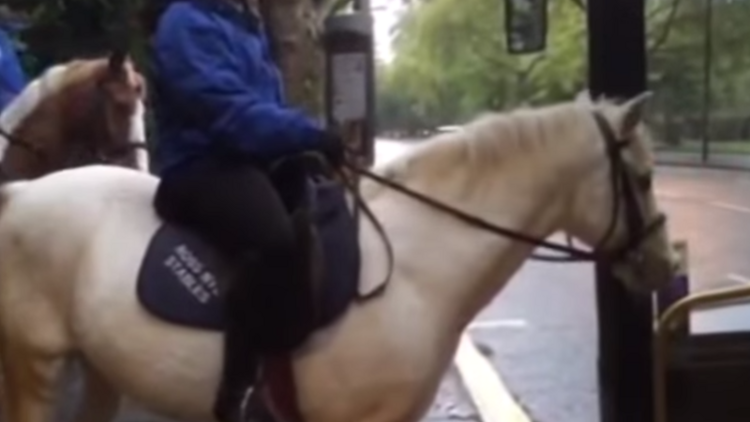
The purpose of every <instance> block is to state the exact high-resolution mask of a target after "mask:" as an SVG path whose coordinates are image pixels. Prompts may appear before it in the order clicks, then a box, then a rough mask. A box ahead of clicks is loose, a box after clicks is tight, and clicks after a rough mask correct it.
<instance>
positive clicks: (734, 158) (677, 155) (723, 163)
mask: <svg viewBox="0 0 750 422" xmlns="http://www.w3.org/2000/svg"><path fill="white" fill-rule="evenodd" d="M656 162H657V164H660V165H677V166H691V167H707V168H721V169H732V170H750V155H742V154H721V153H709V154H708V160H707V161H706V162H705V163H704V162H703V160H702V157H701V154H700V153H696V152H676V151H657V152H656Z"/></svg>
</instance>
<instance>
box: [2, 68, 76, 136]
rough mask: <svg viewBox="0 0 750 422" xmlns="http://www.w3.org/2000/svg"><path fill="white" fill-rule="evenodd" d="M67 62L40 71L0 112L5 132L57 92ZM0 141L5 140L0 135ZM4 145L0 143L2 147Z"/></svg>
mask: <svg viewBox="0 0 750 422" xmlns="http://www.w3.org/2000/svg"><path fill="white" fill-rule="evenodd" d="M66 67H67V64H59V65H55V66H52V67H50V68H48V69H46V70H45V71H44V72H42V74H41V75H39V76H38V77H37V78H36V79H34V80H32V81H30V82H29V83H28V84H27V85H26V86H25V87H24V88H23V90H22V91H21V92H20V93H19V94H18V95H17V96H16V97H15V98H13V100H11V102H10V103H9V104H8V105H7V106H6V107H5V109H4V110H3V111H2V113H0V128H2V129H3V130H4V131H5V132H7V133H13V132H14V131H15V130H16V128H17V127H18V125H20V124H21V123H22V122H23V121H24V120H25V119H26V117H28V116H29V115H30V114H31V113H32V112H33V111H34V110H35V109H36V107H37V106H39V104H40V103H41V101H42V98H46V97H48V96H49V95H50V94H51V93H55V92H59V90H60V89H62V87H63V86H64V85H65V78H64V75H65V73H66V72H65V70H66ZM0 140H2V143H3V144H5V143H7V140H6V139H5V138H4V137H2V136H0ZM4 147H5V145H2V148H4Z"/></svg>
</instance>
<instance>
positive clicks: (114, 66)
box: [107, 48, 128, 76]
mask: <svg viewBox="0 0 750 422" xmlns="http://www.w3.org/2000/svg"><path fill="white" fill-rule="evenodd" d="M127 59H128V53H127V52H126V51H125V50H122V49H119V48H117V49H115V50H113V51H112V52H111V53H110V54H109V60H108V63H107V71H108V72H109V74H110V75H114V76H120V75H122V74H123V73H124V72H125V62H126V61H127Z"/></svg>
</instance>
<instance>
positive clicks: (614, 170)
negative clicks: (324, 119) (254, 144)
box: [341, 111, 666, 270]
mask: <svg viewBox="0 0 750 422" xmlns="http://www.w3.org/2000/svg"><path fill="white" fill-rule="evenodd" d="M593 117H594V120H595V121H596V124H597V127H598V128H599V130H600V131H601V133H602V137H603V138H604V142H605V143H606V147H607V149H606V152H607V158H608V159H609V162H610V175H611V177H610V180H611V187H612V192H613V207H612V216H611V218H610V223H609V225H608V227H607V229H606V231H605V232H604V234H603V235H602V237H601V239H600V240H599V242H597V245H596V246H595V247H594V248H593V249H592V250H590V251H589V250H583V249H579V248H576V247H574V246H573V245H572V242H571V243H569V244H568V245H563V244H558V243H554V242H549V241H547V240H544V239H539V238H537V237H534V236H531V235H528V234H525V233H521V232H517V231H515V230H510V229H507V228H504V227H501V226H498V225H495V224H492V223H490V222H488V221H486V220H483V219H481V218H478V217H476V216H473V215H470V214H467V213H465V212H463V211H461V210H459V209H457V208H454V207H452V206H450V205H446V204H445V203H442V202H440V201H437V200H435V199H433V198H430V197H428V196H425V195H423V194H421V193H419V192H416V191H414V190H412V189H410V188H407V187H405V186H403V185H401V184H398V183H396V182H393V181H391V180H388V179H386V178H384V177H383V176H380V175H378V174H375V173H373V172H372V171H370V170H367V169H364V168H360V167H358V166H355V165H353V164H351V163H345V166H346V167H348V168H349V169H350V170H352V171H353V172H355V173H357V174H359V175H361V176H363V177H366V178H369V179H372V180H374V181H375V182H377V183H379V184H382V185H384V186H387V187H389V188H391V189H393V190H396V191H398V192H401V193H403V194H404V195H406V196H409V197H411V198H413V199H415V200H417V201H419V202H422V203H424V204H426V205H429V206H430V207H432V208H435V209H438V210H440V211H442V212H444V213H446V214H449V215H451V216H453V217H455V218H456V219H458V220H461V221H463V222H465V223H466V224H468V225H470V226H473V227H476V228H480V229H483V230H486V231H489V232H491V233H494V234H496V235H499V236H504V237H508V238H511V239H514V240H517V241H521V242H525V243H529V244H532V245H534V246H537V247H540V248H544V249H549V250H553V251H557V252H562V253H564V254H566V255H563V256H544V255H532V259H536V260H542V261H553V262H580V261H594V262H604V261H606V262H616V261H620V260H622V259H624V258H626V257H630V258H634V259H636V260H638V259H640V257H639V256H636V255H633V254H636V253H637V250H638V247H639V246H640V245H641V244H642V243H643V241H644V240H646V239H647V238H648V237H650V236H651V235H652V234H653V233H654V232H655V231H656V230H657V229H659V228H660V227H662V226H663V225H664V224H665V222H666V216H665V215H664V214H663V213H660V214H658V215H657V217H656V218H654V219H653V221H646V218H645V216H644V215H643V213H642V212H641V208H640V206H639V204H638V195H637V190H638V189H640V190H641V191H644V190H645V191H647V190H649V189H651V182H652V181H651V175H650V174H647V175H640V176H639V175H634V174H632V171H630V170H629V169H628V167H627V165H626V163H625V161H624V159H623V156H622V151H623V149H624V148H626V147H627V146H628V145H629V144H630V142H631V141H630V140H629V139H618V138H617V136H616V135H615V133H614V131H613V130H612V128H611V127H610V125H609V123H608V122H607V120H606V119H605V118H604V117H603V116H602V115H601V114H600V113H598V112H596V111H595V112H594V114H593ZM341 178H342V179H345V178H344V177H343V175H342V176H341ZM349 189H350V190H351V189H352V186H351V185H349ZM621 189H622V197H620V195H619V194H618V192H620V190H621ZM355 197H357V195H355ZM357 204H358V209H363V210H364V211H366V214H367V216H368V218H369V219H370V220H372V222H373V223H374V224H375V226H376V228H377V230H378V232H379V233H380V235H381V236H383V238H384V239H385V241H386V244H387V248H388V253H389V255H391V256H390V260H391V262H392V261H393V257H392V248H391V247H390V242H388V239H387V237H386V236H385V231H384V230H383V229H382V227H380V224H378V222H377V221H376V219H375V218H374V215H373V214H372V212H370V211H369V209H368V208H367V207H366V205H365V204H364V201H362V200H361V198H358V197H357ZM623 205H624V212H625V224H626V227H625V229H626V236H627V237H626V239H625V241H624V242H623V243H622V244H620V245H615V246H614V247H613V248H611V249H608V248H607V244H608V243H609V242H610V241H611V238H612V236H613V235H614V232H615V228H616V227H617V221H618V216H619V214H620V212H621V209H622V208H623ZM391 270H392V265H391Z"/></svg>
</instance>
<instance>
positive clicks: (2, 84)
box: [0, 28, 26, 112]
mask: <svg viewBox="0 0 750 422" xmlns="http://www.w3.org/2000/svg"><path fill="white" fill-rule="evenodd" d="M25 85H26V77H25V76H24V74H23V69H21V63H20V61H19V60H18V55H17V54H16V50H15V48H14V47H13V43H12V42H11V40H10V37H9V36H8V34H7V33H6V32H5V31H3V29H2V28H0V112H2V110H4V109H5V107H6V106H7V105H8V103H10V102H11V101H12V100H13V98H15V97H16V95H18V94H19V93H20V92H21V90H23V88H24V86H25Z"/></svg>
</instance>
